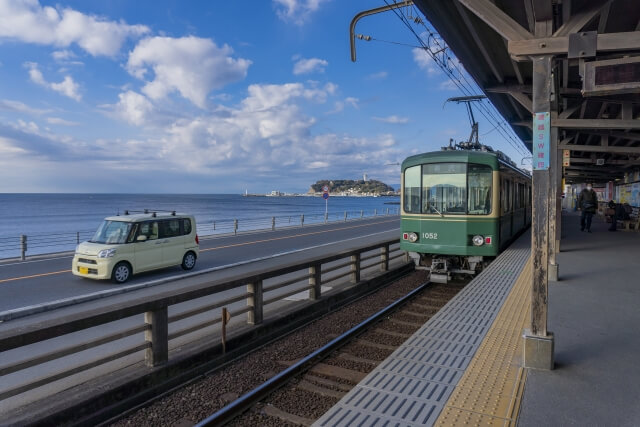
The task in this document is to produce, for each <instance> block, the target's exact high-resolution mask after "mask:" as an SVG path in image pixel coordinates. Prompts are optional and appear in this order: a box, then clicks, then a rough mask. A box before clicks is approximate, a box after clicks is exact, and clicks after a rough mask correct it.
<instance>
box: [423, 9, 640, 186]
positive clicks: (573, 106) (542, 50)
mask: <svg viewBox="0 0 640 427" xmlns="http://www.w3.org/2000/svg"><path fill="white" fill-rule="evenodd" d="M414 4H415V5H416V6H417V7H418V8H419V9H420V10H421V11H422V12H423V13H424V15H425V16H426V17H427V19H428V20H429V21H430V22H431V24H432V25H433V26H434V28H435V29H436V30H437V31H438V32H439V33H440V35H441V36H442V38H443V39H444V40H445V41H446V42H447V44H448V45H449V47H450V48H451V49H452V50H453V53H454V54H455V56H456V57H457V58H458V59H459V60H460V61H461V62H462V64H463V65H464V67H465V68H466V70H467V71H468V72H469V73H470V74H471V76H472V77H473V78H474V79H475V80H476V82H477V83H478V84H479V85H480V87H481V88H482V89H483V90H484V92H485V93H486V95H487V96H488V97H489V98H490V100H491V101H492V102H493V104H494V105H495V107H496V108H497V109H498V110H499V111H500V113H501V114H502V115H503V116H504V117H505V118H506V119H507V121H509V123H510V124H511V126H512V127H513V129H514V131H515V132H516V134H517V135H518V136H519V137H520V138H521V139H522V140H523V141H524V142H525V144H526V145H527V147H528V148H529V150H530V151H531V150H532V143H531V140H532V114H533V111H532V110H533V108H532V92H533V89H532V74H533V70H532V58H533V57H539V56H544V55H553V63H552V73H553V75H554V79H553V85H552V88H551V91H552V97H551V101H552V111H555V112H556V116H552V122H551V123H552V126H556V127H558V129H559V137H558V145H557V147H558V149H559V150H570V151H569V152H568V153H566V152H560V153H559V155H560V156H562V155H564V160H565V167H564V171H563V175H564V177H565V178H566V180H567V182H584V181H595V182H603V181H609V180H613V179H616V178H622V177H623V176H624V174H625V173H626V172H631V171H633V170H635V169H638V168H640V120H639V116H640V2H639V1H638V0H612V1H604V0H495V1H492V0H414ZM541 18H543V19H544V20H546V22H551V23H552V29H550V31H549V32H548V33H549V34H551V36H548V37H536V36H534V34H536V33H537V34H540V33H541V32H540V31H536V28H535V26H536V25H537V23H538V24H539V22H540V21H542V20H543V19H541Z"/></svg>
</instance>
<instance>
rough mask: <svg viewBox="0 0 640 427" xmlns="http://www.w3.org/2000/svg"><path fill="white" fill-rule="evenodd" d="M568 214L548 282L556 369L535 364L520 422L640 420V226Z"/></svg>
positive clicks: (564, 423) (622, 423) (557, 423)
mask: <svg viewBox="0 0 640 427" xmlns="http://www.w3.org/2000/svg"><path fill="white" fill-rule="evenodd" d="M607 227H608V224H606V223H604V222H603V221H602V220H599V219H597V218H594V223H593V226H592V231H593V232H592V233H586V232H580V217H579V216H578V215H576V214H575V213H573V212H571V213H567V214H565V215H564V216H563V224H562V231H563V236H562V242H561V252H560V254H559V255H558V264H559V266H560V275H559V278H560V281H558V282H550V283H549V321H548V329H549V331H552V332H553V333H554V334H555V369H554V370H553V371H536V370H529V371H528V373H527V379H526V384H525V388H524V396H523V400H522V405H521V408H520V415H519V421H518V425H519V426H525V427H528V426H640V233H636V232H621V231H618V232H615V233H613V232H608V231H607Z"/></svg>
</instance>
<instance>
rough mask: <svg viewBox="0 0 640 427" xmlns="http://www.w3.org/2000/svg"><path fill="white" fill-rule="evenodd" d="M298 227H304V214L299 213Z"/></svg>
mask: <svg viewBox="0 0 640 427" xmlns="http://www.w3.org/2000/svg"><path fill="white" fill-rule="evenodd" d="M300 227H304V214H302V215H300Z"/></svg>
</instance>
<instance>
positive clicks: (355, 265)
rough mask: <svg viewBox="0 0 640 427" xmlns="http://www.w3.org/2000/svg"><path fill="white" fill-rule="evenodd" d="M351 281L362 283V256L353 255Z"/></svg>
mask: <svg viewBox="0 0 640 427" xmlns="http://www.w3.org/2000/svg"><path fill="white" fill-rule="evenodd" d="M351 281H352V282H353V283H358V282H359V281H360V254H359V253H357V254H355V255H351Z"/></svg>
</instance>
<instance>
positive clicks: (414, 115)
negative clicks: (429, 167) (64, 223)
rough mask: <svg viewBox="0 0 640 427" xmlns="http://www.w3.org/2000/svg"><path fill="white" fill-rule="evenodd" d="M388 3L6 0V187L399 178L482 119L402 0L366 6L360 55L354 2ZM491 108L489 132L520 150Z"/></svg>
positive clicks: (2, 172)
mask: <svg viewBox="0 0 640 427" xmlns="http://www.w3.org/2000/svg"><path fill="white" fill-rule="evenodd" d="M388 1H389V0H388ZM384 5H385V1H384V0H350V1H348V2H345V1H338V0H253V1H221V0H215V1H213V0H209V1H197V0H193V1H180V0H153V1H151V0H136V1H135V2H132V1H129V0H109V1H100V2H97V1H92V2H87V1H69V0H60V1H56V2H52V1H45V0H0V193H20V192H42V193H45V192H59V193H76V192H77V193H243V192H245V190H246V191H249V192H250V193H265V192H270V191H272V190H278V191H286V192H301V193H302V192H306V191H307V190H308V188H309V186H310V185H311V184H313V183H314V182H316V181H317V180H320V179H361V178H362V175H363V174H365V173H366V174H367V175H368V177H369V178H370V179H377V180H381V181H383V182H386V183H388V184H392V185H393V184H396V185H397V184H398V183H399V182H400V166H399V163H401V162H402V160H403V159H405V158H406V157H408V156H410V155H413V154H418V153H422V152H427V151H434V150H439V149H440V147H442V146H444V145H447V144H448V142H449V139H450V138H453V139H455V140H464V139H465V138H468V135H469V132H470V127H469V121H468V118H467V113H466V110H465V109H464V107H463V106H462V105H456V104H454V103H447V104H445V101H446V99H447V98H449V97H454V96H462V95H463V93H462V92H460V91H459V90H458V89H457V88H456V87H455V85H454V84H452V81H451V80H450V79H449V78H448V77H447V75H446V74H445V73H444V72H443V71H442V70H440V68H439V67H438V66H437V65H436V64H435V62H434V61H433V60H432V59H431V58H430V57H429V56H428V55H427V54H426V52H425V51H424V50H423V49H420V48H418V47H417V45H418V40H417V39H416V36H415V35H414V34H413V33H412V32H411V31H410V30H409V29H408V28H407V27H406V26H405V25H404V24H403V23H402V21H401V20H400V19H399V18H398V16H397V15H396V14H395V13H393V12H387V13H382V14H378V15H374V16H370V17H366V18H364V19H362V20H361V21H360V22H359V23H358V25H357V28H356V32H357V33H359V34H365V35H369V36H371V37H372V38H373V40H371V41H365V40H357V43H356V46H357V61H356V62H355V63H354V62H351V60H350V53H349V23H350V21H351V19H352V18H353V17H354V16H355V15H356V14H357V13H359V12H361V11H363V10H367V9H371V8H375V7H379V6H384ZM416 12H417V11H416V10H415V9H412V10H408V9H407V10H405V9H403V10H402V13H405V15H407V14H409V13H411V14H412V16H413V15H415V14H416ZM426 25H427V26H428V25H429V24H428V23H426ZM413 29H414V31H415V32H416V34H418V35H419V36H421V37H425V34H426V32H425V31H426V26H425V25H421V24H415V25H414V28H413ZM476 116H477V117H478V118H480V119H481V120H479V122H480V135H481V141H482V142H484V143H485V144H488V145H491V146H492V147H493V148H495V149H499V150H502V151H504V152H505V153H507V154H508V155H509V156H511V157H512V159H513V160H514V161H516V163H518V164H520V163H521V159H522V157H523V154H521V152H520V151H517V150H515V149H514V147H513V145H512V144H511V143H510V141H508V140H506V139H505V138H504V137H502V136H501V135H500V134H499V132H496V129H495V124H494V123H490V122H486V121H484V120H483V119H482V117H480V115H479V114H476ZM525 162H526V160H525Z"/></svg>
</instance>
